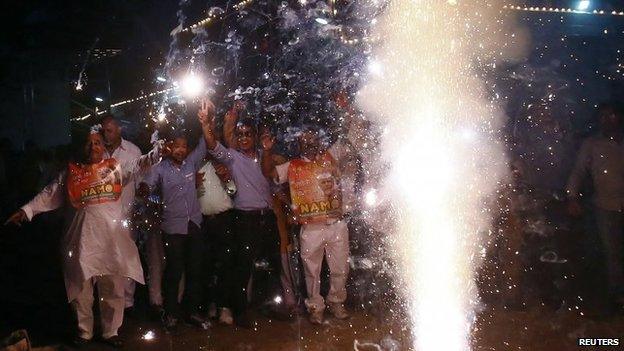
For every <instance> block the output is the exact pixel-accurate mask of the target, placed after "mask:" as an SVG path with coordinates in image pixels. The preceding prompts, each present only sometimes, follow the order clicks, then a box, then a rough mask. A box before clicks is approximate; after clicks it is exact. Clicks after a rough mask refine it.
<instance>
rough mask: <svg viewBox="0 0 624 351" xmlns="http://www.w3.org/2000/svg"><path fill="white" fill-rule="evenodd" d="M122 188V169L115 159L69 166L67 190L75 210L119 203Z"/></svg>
mask: <svg viewBox="0 0 624 351" xmlns="http://www.w3.org/2000/svg"><path fill="white" fill-rule="evenodd" d="M121 188H122V183H121V169H120V166H119V163H118V162H117V161H116V160H115V159H113V158H109V159H106V160H104V161H102V162H99V163H96V164H92V165H83V164H76V163H70V165H69V172H68V177H67V190H68V192H69V200H70V202H71V204H72V206H74V207H75V208H81V207H85V206H88V205H94V204H101V203H105V202H110V201H117V200H118V199H119V197H120V196H121Z"/></svg>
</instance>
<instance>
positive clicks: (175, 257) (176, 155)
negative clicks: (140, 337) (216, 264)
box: [145, 100, 214, 329]
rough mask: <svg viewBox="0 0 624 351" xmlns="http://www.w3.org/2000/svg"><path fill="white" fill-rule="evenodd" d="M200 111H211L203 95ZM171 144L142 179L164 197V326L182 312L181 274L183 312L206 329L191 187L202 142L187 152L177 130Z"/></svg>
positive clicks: (169, 325)
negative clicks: (180, 296)
mask: <svg viewBox="0 0 624 351" xmlns="http://www.w3.org/2000/svg"><path fill="white" fill-rule="evenodd" d="M200 111H201V112H202V113H203V115H212V114H214V106H213V105H212V103H211V102H210V101H208V100H204V101H202V106H201V110H200ZM200 123H202V129H203V130H207V128H206V127H205V120H203V119H200ZM170 149H171V154H170V156H169V157H168V158H167V159H165V160H163V161H162V162H161V163H159V164H158V165H156V166H154V167H153V168H152V170H151V172H150V174H149V176H148V177H147V178H146V179H145V183H147V185H149V186H150V189H152V190H153V189H159V190H160V194H161V198H162V201H163V214H162V223H161V230H162V232H163V241H164V244H165V257H166V261H167V262H166V266H165V272H164V277H163V297H164V308H165V313H166V316H165V327H167V328H168V329H173V328H175V327H176V326H177V323H178V319H179V318H180V317H181V316H182V308H181V306H180V304H179V303H178V287H179V283H180V279H182V274H184V275H185V286H184V298H183V301H184V303H185V306H184V307H185V308H184V312H185V313H184V317H186V319H187V320H188V321H189V322H190V323H192V324H195V325H197V326H199V327H201V328H203V329H207V328H208V326H209V323H208V322H207V321H205V320H204V319H203V318H202V317H201V316H200V314H199V313H198V312H199V305H200V302H201V293H202V292H201V286H202V282H201V279H202V277H201V268H202V258H203V257H202V256H203V238H202V232H201V225H202V213H201V208H200V204H199V201H198V199H197V190H196V188H195V184H196V183H195V175H196V173H197V172H198V171H199V169H200V168H201V167H202V165H203V162H202V160H203V159H204V157H205V156H206V142H205V140H204V139H203V138H202V139H200V141H199V143H198V144H197V147H196V148H195V149H194V150H193V151H191V152H190V153H189V147H188V143H187V139H186V137H185V136H183V135H179V136H177V137H175V138H174V140H173V141H172V142H170Z"/></svg>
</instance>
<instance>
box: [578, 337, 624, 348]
mask: <svg viewBox="0 0 624 351" xmlns="http://www.w3.org/2000/svg"><path fill="white" fill-rule="evenodd" d="M620 345H621V343H620V338H579V339H578V346H620Z"/></svg>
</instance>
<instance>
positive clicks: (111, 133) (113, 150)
mask: <svg viewBox="0 0 624 351" xmlns="http://www.w3.org/2000/svg"><path fill="white" fill-rule="evenodd" d="M102 134H103V136H104V144H105V145H106V150H105V152H104V158H114V159H116V160H117V161H118V162H119V163H127V164H130V163H131V162H134V161H135V160H136V159H138V158H139V157H141V150H140V149H139V148H138V147H137V146H136V145H134V144H133V143H131V142H129V141H128V140H125V139H123V138H122V137H121V126H120V125H119V122H118V121H117V120H116V119H115V118H113V117H112V116H110V115H109V116H106V117H105V118H104V119H103V120H102ZM135 189H136V182H135V180H134V177H132V178H131V179H129V180H128V182H127V183H126V184H124V187H123V189H122V191H121V198H120V199H119V200H120V201H121V206H122V211H123V213H124V215H125V218H124V219H123V220H125V221H126V222H124V223H128V221H130V218H131V213H130V212H131V211H132V208H133V206H132V205H133V203H134V194H135ZM123 229H126V228H123ZM130 234H131V237H132V239H133V240H134V241H135V242H136V240H137V237H136V233H134V232H133V231H132V230H130ZM148 250H149V247H148ZM135 290H136V284H135V283H134V280H132V279H127V280H126V282H125V308H131V307H133V306H134V291H135Z"/></svg>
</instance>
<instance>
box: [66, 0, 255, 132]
mask: <svg viewBox="0 0 624 351" xmlns="http://www.w3.org/2000/svg"><path fill="white" fill-rule="evenodd" d="M252 2H253V0H243V1H241V2H239V3H237V4H235V5H234V6H232V7H233V8H234V10H235V11H240V10H242V9H244V8H245V7H247V6H249V5H250V4H251V3H252ZM222 17H223V13H220V14H215V15H211V16H208V17H206V18H204V19H202V20H201V21H199V22H197V23H194V24H192V25H190V26H188V27H186V28H184V29H182V32H188V31H192V30H194V29H197V28H199V27H202V26H206V25H208V24H210V23H211V22H212V21H214V20H218V19H220V18H222ZM173 89H175V88H167V89H164V90H159V91H156V92H153V93H149V94H145V95H141V96H138V97H135V98H131V99H126V100H123V101H119V102H116V103H114V104H111V105H110V107H111V108H114V107H118V106H122V105H125V104H129V103H133V102H136V101H139V100H143V99H147V98H149V97H153V96H155V95H160V94H164V93H167V92H169V91H171V90H173ZM107 111H108V110H100V111H98V110H97V109H96V111H95V114H97V115H98V116H99V115H102V114H104V113H106V112H107ZM91 116H93V113H89V114H86V115H83V116H78V117H73V118H71V119H70V121H72V122H77V121H84V120H86V119H88V118H90V117H91Z"/></svg>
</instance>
